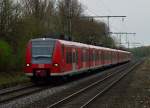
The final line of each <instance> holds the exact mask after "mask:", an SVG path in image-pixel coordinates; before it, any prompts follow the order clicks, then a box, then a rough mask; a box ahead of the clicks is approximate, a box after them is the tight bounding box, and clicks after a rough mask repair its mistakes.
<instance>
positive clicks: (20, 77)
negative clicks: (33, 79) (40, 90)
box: [0, 72, 30, 88]
mask: <svg viewBox="0 0 150 108" xmlns="http://www.w3.org/2000/svg"><path fill="white" fill-rule="evenodd" d="M29 81H30V80H29V78H28V77H26V76H25V75H24V74H23V72H9V73H8V72H7V73H6V72H0V88H6V87H11V86H15V85H18V84H22V83H27V82H29Z"/></svg>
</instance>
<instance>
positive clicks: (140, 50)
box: [130, 46, 150, 58]
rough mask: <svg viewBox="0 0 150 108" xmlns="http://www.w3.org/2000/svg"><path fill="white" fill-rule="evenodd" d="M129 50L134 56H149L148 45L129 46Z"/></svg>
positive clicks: (149, 47) (149, 48)
mask: <svg viewBox="0 0 150 108" xmlns="http://www.w3.org/2000/svg"><path fill="white" fill-rule="evenodd" d="M130 51H131V52H132V53H133V55H134V56H135V57H138V58H141V57H150V46H142V47H137V48H131V49H130Z"/></svg>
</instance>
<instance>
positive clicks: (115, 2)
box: [80, 0, 150, 45]
mask: <svg viewBox="0 0 150 108" xmlns="http://www.w3.org/2000/svg"><path fill="white" fill-rule="evenodd" d="M80 2H82V4H83V5H84V8H85V10H86V11H85V12H86V13H87V14H89V15H125V16H127V18H125V20H124V21H123V20H122V19H121V18H111V19H110V29H111V31H112V32H136V33H137V34H136V36H135V37H134V36H132V35H130V36H129V37H130V38H129V39H130V42H136V43H137V42H140V43H141V44H144V45H150V36H149V35H150V12H149V11H150V0H80ZM101 20H104V21H107V20H106V19H101Z"/></svg>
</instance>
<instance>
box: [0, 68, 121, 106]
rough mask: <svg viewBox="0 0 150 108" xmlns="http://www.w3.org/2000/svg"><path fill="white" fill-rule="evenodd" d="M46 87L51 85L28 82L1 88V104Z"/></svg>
mask: <svg viewBox="0 0 150 108" xmlns="http://www.w3.org/2000/svg"><path fill="white" fill-rule="evenodd" d="M120 67H122V66H120ZM120 67H116V69H119V68H120ZM108 71H109V70H108ZM109 74H110V73H109ZM46 88H50V86H49V87H47V86H37V85H35V84H32V83H28V84H25V85H21V86H16V87H11V88H6V89H1V90H0V104H4V103H7V102H10V101H12V100H15V99H18V98H21V97H24V96H26V95H30V94H33V93H35V92H39V91H42V90H44V89H46Z"/></svg>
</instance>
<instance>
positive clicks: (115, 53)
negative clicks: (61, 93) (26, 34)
mask: <svg viewBox="0 0 150 108" xmlns="http://www.w3.org/2000/svg"><path fill="white" fill-rule="evenodd" d="M130 60H131V53H130V52H127V51H122V50H116V49H110V48H104V47H99V46H93V45H87V44H83V43H77V42H71V41H65V40H59V39H51V38H37V39H32V40H30V41H29V43H28V45H27V49H26V66H25V74H26V75H27V76H30V77H32V78H33V77H34V78H35V77H36V78H45V77H57V76H70V75H74V74H80V73H83V72H87V71H88V70H93V69H98V68H102V67H106V66H111V65H116V64H119V63H123V62H128V61H130Z"/></svg>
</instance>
